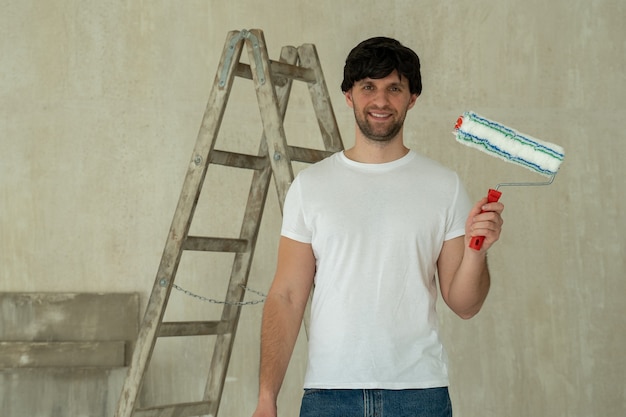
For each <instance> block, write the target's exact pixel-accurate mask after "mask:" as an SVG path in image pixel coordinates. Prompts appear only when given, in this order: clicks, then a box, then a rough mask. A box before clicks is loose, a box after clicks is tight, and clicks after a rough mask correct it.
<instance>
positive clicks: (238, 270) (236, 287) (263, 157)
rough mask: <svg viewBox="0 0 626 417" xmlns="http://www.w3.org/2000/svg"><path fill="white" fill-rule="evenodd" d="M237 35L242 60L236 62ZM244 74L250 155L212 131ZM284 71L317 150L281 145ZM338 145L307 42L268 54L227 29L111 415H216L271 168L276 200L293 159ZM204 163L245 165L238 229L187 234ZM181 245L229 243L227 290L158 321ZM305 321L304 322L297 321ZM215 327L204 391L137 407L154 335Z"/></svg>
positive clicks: (316, 156)
mask: <svg viewBox="0 0 626 417" xmlns="http://www.w3.org/2000/svg"><path fill="white" fill-rule="evenodd" d="M244 45H245V46H246V48H247V51H248V58H249V59H248V61H249V63H250V64H245V63H242V62H240V58H241V53H242V50H243V48H244ZM236 76H237V77H241V78H247V79H251V80H252V81H253V84H254V88H255V92H256V97H257V101H258V106H259V110H260V115H261V120H262V125H263V133H262V136H261V141H260V146H259V151H258V154H257V155H248V154H242V153H234V152H226V151H221V150H218V149H215V143H216V139H217V136H218V131H219V128H220V124H221V121H222V118H223V116H224V111H225V109H226V104H227V102H228V97H229V95H230V91H231V88H232V84H233V81H234V79H235V77H236ZM293 80H297V81H302V82H304V83H306V84H307V86H308V90H309V93H310V95H311V100H312V103H313V108H314V111H315V114H316V118H317V121H318V124H319V127H320V131H321V134H322V139H323V143H324V147H325V150H316V149H307V148H301V147H296V146H289V145H288V144H287V140H286V137H285V131H284V128H283V120H284V117H285V112H286V109H287V103H288V101H289V95H290V92H291V86H292V82H293ZM342 149H343V144H342V141H341V136H340V134H339V129H338V127H337V122H336V119H335V115H334V112H333V109H332V105H331V101H330V97H329V95H328V89H327V87H326V82H325V80H324V76H323V73H322V69H321V66H320V62H319V57H318V55H317V51H316V49H315V46H314V45H312V44H304V45H302V46H300V47H298V48H295V47H293V46H285V47H283V48H282V50H281V55H280V59H279V61H272V60H270V59H269V58H268V53H267V48H266V44H265V39H264V36H263V32H262V31H261V30H258V29H255V30H250V31H248V30H241V31H231V32H229V34H228V36H227V39H226V42H225V45H224V50H223V52H222V56H221V59H220V63H219V66H218V71H217V74H216V76H215V82H214V84H213V87H212V91H211V94H210V96H209V100H208V104H207V107H206V111H205V113H204V116H203V119H202V124H201V126H200V130H199V133H198V138H197V140H196V144H195V148H194V150H193V154H192V156H191V161H190V164H189V168H188V171H187V174H186V177H185V180H184V184H183V188H182V191H181V194H180V198H179V200H178V205H177V207H176V212H175V213H174V218H173V220H172V224H171V227H170V231H169V234H168V237H167V240H166V243H165V248H164V250H163V255H162V258H161V263H160V265H159V269H158V272H157V276H156V279H155V282H154V286H153V288H152V293H151V295H150V299H149V301H148V304H147V307H146V311H145V315H144V317H143V321H142V323H141V326H140V329H139V334H138V336H137V342H136V345H135V349H134V351H133V356H132V359H131V363H130V367H129V370H128V374H127V376H126V379H125V381H124V385H123V388H122V393H121V396H120V399H119V402H118V407H117V411H116V414H115V416H116V417H134V416H142V417H157V416H169V417H187V416H200V415H210V416H217V412H218V409H219V405H220V399H221V396H222V391H223V388H224V381H225V379H226V373H227V370H228V363H229V361H230V357H231V352H232V350H233V344H234V339H235V334H236V331H237V325H238V322H239V316H240V312H241V306H242V301H243V299H244V296H245V286H246V285H247V282H248V275H249V273H250V268H251V265H252V258H253V254H254V248H255V245H256V240H257V235H258V232H259V227H260V223H261V218H262V215H263V208H264V206H265V201H266V197H267V193H268V189H269V185H270V182H271V178H272V176H273V177H274V182H275V185H276V190H277V192H278V201H279V205H280V207H281V211H282V206H283V203H284V201H285V195H286V193H287V190H288V188H289V185H290V184H291V182H292V181H293V178H294V173H293V167H292V161H297V162H305V163H314V162H317V161H320V160H321V159H323V158H325V157H327V156H329V155H331V154H332V153H334V152H337V151H340V150H342ZM209 164H218V165H223V166H228V167H235V168H243V169H247V170H253V172H254V173H253V175H252V182H251V185H250V192H249V194H248V200H247V204H246V208H245V214H244V219H243V224H242V226H241V231H240V235H239V237H238V238H215V237H201V236H189V234H188V233H189V229H190V225H191V222H192V218H193V214H194V211H195V208H196V205H197V202H198V199H199V196H200V192H201V189H202V185H203V182H204V179H205V176H206V173H207V168H208V166H209ZM183 251H209V252H225V253H234V254H235V256H234V261H233V265H232V270H231V275H230V280H229V283H228V290H227V293H226V298H225V302H224V304H223V310H222V316H221V319H220V320H219V321H185V322H180V321H179V322H163V317H164V314H165V310H166V307H167V302H168V299H169V296H170V292H171V291H172V287H173V286H174V279H175V277H176V271H177V269H178V265H179V262H180V260H181V257H182V254H183ZM305 325H306V323H305ZM206 335H215V336H216V338H215V346H214V350H213V357H212V360H211V364H210V368H209V376H208V379H207V383H206V388H205V392H204V397H203V399H202V400H201V401H198V402H188V403H179V404H170V405H162V406H151V407H148V408H139V407H138V406H137V399H138V396H139V393H140V391H141V387H142V384H143V379H144V376H145V373H146V368H147V366H148V365H149V362H150V358H151V356H152V352H153V350H154V345H155V343H156V339H157V338H158V337H168V336H169V337H172V336H176V337H179V336H206Z"/></svg>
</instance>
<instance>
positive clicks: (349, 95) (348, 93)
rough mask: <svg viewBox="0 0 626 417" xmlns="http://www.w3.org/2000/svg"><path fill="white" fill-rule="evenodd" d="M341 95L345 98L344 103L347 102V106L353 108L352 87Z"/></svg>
mask: <svg viewBox="0 0 626 417" xmlns="http://www.w3.org/2000/svg"><path fill="white" fill-rule="evenodd" d="M343 95H344V97H345V98H346V104H348V107H350V108H351V109H353V108H354V101H352V89H349V90H348V91H346V92H345V93H343Z"/></svg>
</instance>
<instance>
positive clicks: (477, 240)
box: [469, 189, 502, 250]
mask: <svg viewBox="0 0 626 417" xmlns="http://www.w3.org/2000/svg"><path fill="white" fill-rule="evenodd" d="M501 195H502V192H500V191H497V190H494V189H489V193H487V202H488V203H495V202H496V201H498V200H499V199H500V196H501ZM481 213H484V211H481ZM484 240H485V236H472V240H470V244H469V247H470V248H472V249H476V250H480V248H482V247H483V241H484Z"/></svg>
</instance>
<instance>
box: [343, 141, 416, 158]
mask: <svg viewBox="0 0 626 417" xmlns="http://www.w3.org/2000/svg"><path fill="white" fill-rule="evenodd" d="M408 152H409V149H408V148H407V147H406V146H404V143H403V141H402V135H401V134H399V135H398V136H396V137H395V138H393V139H391V140H389V141H385V142H379V141H375V140H372V139H368V138H366V137H364V136H362V135H357V137H356V140H355V143H354V146H353V147H352V148H350V149H348V150H346V151H345V152H344V155H345V156H346V157H347V158H348V159H351V160H353V161H355V162H362V163H365V164H383V163H386V162H392V161H395V160H397V159H400V158H402V157H403V156H405V155H406V154H407V153H408Z"/></svg>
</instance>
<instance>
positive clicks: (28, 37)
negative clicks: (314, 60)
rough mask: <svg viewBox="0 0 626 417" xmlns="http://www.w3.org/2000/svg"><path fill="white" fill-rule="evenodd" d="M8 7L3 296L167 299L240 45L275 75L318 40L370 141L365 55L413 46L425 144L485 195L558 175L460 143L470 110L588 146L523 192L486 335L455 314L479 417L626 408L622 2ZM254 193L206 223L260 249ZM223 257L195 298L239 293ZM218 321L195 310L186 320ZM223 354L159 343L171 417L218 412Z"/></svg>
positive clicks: (178, 302)
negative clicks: (218, 74)
mask: <svg viewBox="0 0 626 417" xmlns="http://www.w3.org/2000/svg"><path fill="white" fill-rule="evenodd" d="M265 4H272V5H271V6H265ZM0 6H1V7H0V10H2V12H1V13H0V230H1V234H0V291H64V292H67V291H86V292H95V291H110V292H127V291H136V292H139V293H141V295H142V303H143V305H145V303H146V301H147V299H146V297H147V295H148V293H149V290H150V288H151V286H152V283H153V280H154V274H155V273H156V269H157V266H158V263H159V259H160V255H161V251H162V249H163V244H164V242H165V237H166V234H167V230H168V228H169V224H170V221H171V218H172V214H173V212H174V208H175V205H176V202H177V199H178V194H179V192H180V187H181V184H182V180H183V175H184V172H185V169H186V165H187V163H188V160H189V157H190V155H191V151H192V148H193V144H194V142H195V138H196V134H197V131H198V127H199V124H200V119H201V117H202V113H203V111H204V107H205V103H206V100H207V97H208V93H209V90H210V87H211V83H212V81H213V77H214V75H215V71H216V68H217V60H218V58H219V55H220V53H221V49H222V47H223V43H224V40H225V38H226V34H227V32H228V31H229V30H233V29H243V28H247V29H250V28H261V29H263V30H264V31H265V36H266V40H267V43H268V45H269V49H270V55H271V56H272V57H274V58H276V57H277V56H278V53H279V51H280V47H281V46H283V45H287V44H291V45H296V46H297V45H300V44H302V43H314V44H316V46H317V48H318V51H319V54H320V57H321V60H322V65H323V67H324V70H325V73H326V78H327V82H328V85H329V88H330V89H331V93H332V100H333V104H334V106H335V109H336V113H337V118H338V120H339V123H340V126H341V129H342V133H343V137H344V141H345V143H346V145H350V143H351V142H352V136H353V133H352V129H353V126H352V119H351V117H352V116H351V114H350V111H349V110H348V109H347V108H346V107H345V105H344V102H343V97H342V95H341V94H340V91H339V88H338V85H339V83H340V80H341V69H342V65H343V59H344V58H345V55H346V54H347V52H348V51H349V49H350V48H351V47H352V46H353V45H354V44H356V43H357V42H358V41H360V40H362V39H364V38H365V37H369V36H372V35H378V34H383V35H389V36H393V37H397V38H398V39H400V40H401V41H403V42H404V43H406V44H407V45H409V46H411V47H413V48H415V49H416V51H418V53H419V54H420V56H421V58H422V60H423V76H424V85H425V86H424V92H423V95H422V97H421V98H420V100H419V102H418V105H417V106H416V107H415V109H414V110H413V111H412V112H411V114H410V116H409V118H410V120H409V121H408V122H407V135H408V136H407V137H408V139H407V142H408V144H409V145H410V146H411V147H413V148H415V149H416V150H419V151H421V152H423V153H425V154H427V155H429V156H431V157H433V158H436V159H438V160H440V161H442V162H443V163H445V164H447V165H449V166H452V167H455V168H456V169H457V170H458V171H459V172H460V174H461V175H462V177H463V178H464V180H465V182H466V184H467V186H468V189H469V191H470V193H471V195H472V196H473V198H475V199H478V198H479V197H481V196H482V195H483V194H484V193H485V192H486V190H487V188H488V187H490V186H493V185H494V184H495V183H497V182H499V181H506V180H517V179H537V178H536V176H534V174H532V173H530V172H528V171H526V170H523V169H521V168H518V167H516V166H513V165H510V164H506V163H504V162H501V161H499V160H497V159H495V158H491V157H489V156H487V155H484V154H482V153H480V152H477V151H474V150H471V149H469V148H465V147H462V146H461V145H458V144H456V143H455V142H454V140H453V136H452V135H451V133H450V132H451V128H452V126H453V125H454V122H455V120H456V117H457V116H458V115H459V114H460V113H461V112H462V111H465V110H474V111H477V112H479V113H481V114H484V115H485V116H488V117H490V118H492V119H495V120H499V121H501V122H503V123H505V124H507V125H509V126H512V127H515V128H517V129H519V130H521V131H523V132H526V133H529V134H533V135H534V136H537V137H540V138H542V139H544V140H547V141H550V142H554V143H558V144H561V145H562V146H563V147H564V148H565V150H566V159H565V162H564V164H563V166H562V169H561V173H560V174H559V176H558V177H557V179H556V181H555V183H554V185H552V186H550V187H544V188H519V189H505V190H504V192H505V194H504V196H503V200H502V201H503V202H504V203H505V204H506V206H507V209H506V213H505V220H506V224H505V227H506V230H505V234H504V236H503V238H502V239H501V242H500V243H499V245H498V246H497V247H496V248H494V249H493V250H492V253H491V254H490V262H491V269H492V275H493V287H492V292H491V294H490V297H489V299H488V301H487V303H486V305H485V307H484V309H483V311H482V312H481V313H480V315H479V316H478V317H476V318H475V319H473V320H471V321H469V322H464V321H461V320H459V319H457V318H455V317H453V316H452V315H451V314H450V313H449V312H448V311H447V310H446V309H445V307H443V306H442V307H441V311H442V328H443V336H444V338H445V341H446V345H447V347H448V350H449V354H450V358H451V359H450V360H451V377H452V389H451V390H452V396H453V402H454V406H455V409H456V414H455V415H457V416H459V417H470V416H475V417H478V416H480V417H487V416H494V417H495V416H498V417H500V416H511V417H513V416H519V417H525V416H531V415H534V416H542V415H546V416H547V415H551V416H568V417H572V416H577V417H587V416H619V415H623V413H624V410H625V409H626V388H625V385H624V375H626V359H624V358H625V356H624V352H623V351H624V346H625V345H626V329H625V326H624V316H625V313H626V307H625V305H624V294H626V280H625V279H624V272H625V270H626V268H625V261H624V255H625V253H626V241H625V239H624V232H626V221H625V220H624V216H623V214H622V213H623V210H624V209H625V207H624V203H625V201H626V193H625V191H626V190H625V187H624V177H625V176H626V168H625V164H624V163H623V159H624V157H625V156H626V153H625V151H624V150H623V141H624V137H623V133H622V132H623V124H624V116H625V113H624V107H625V104H626V99H625V98H624V97H625V94H626V86H625V85H626V75H625V74H626V72H625V71H624V68H625V67H626V42H625V41H624V39H626V29H624V18H625V17H626V3H625V2H623V1H622V0H554V1H550V2H547V1H538V0H525V1H515V0H506V1H499V0H498V1H496V0H491V1H489V0H476V1H471V2H469V1H468V2H460V1H458V2H457V1H451V0H443V1H441V0H421V1H415V0H398V1H395V2H377V1H352V2H348V1H346V2H339V1H335V0H332V1H331V0H320V1H318V2H313V1H306V2H305V1H300V2H298V1H292V0H276V1H273V2H265V3H263V2H253V1H249V0H240V1H218V0H213V1H199V0H196V1H191V0H185V1H163V0H162V1H156V0H155V1H111V0H103V1H70V0H67V1H60V0H57V1H46V2H44V1H19V2H17V1H8V0H3V1H0ZM237 82H238V83H240V84H237V85H236V89H235V91H234V92H233V98H232V100H231V105H230V106H229V109H228V111H227V114H226V119H225V122H224V128H223V132H224V138H225V139H224V142H223V144H224V145H223V146H224V147H233V148H236V149H242V150H244V149H247V150H249V151H250V152H253V151H254V150H255V149H256V146H257V141H258V138H259V135H260V125H259V118H258V115H257V113H256V111H257V110H256V103H255V99H254V96H253V95H252V91H251V88H249V85H248V82H247V81H242V80H238V81H237ZM304 91H305V90H303V89H297V88H296V89H295V90H294V98H293V100H292V102H291V107H290V110H289V111H288V120H287V122H286V123H287V127H286V129H287V134H288V136H289V140H290V141H292V142H293V143H302V144H305V145H309V146H319V143H320V142H319V138H318V135H317V133H316V131H315V129H316V124H315V122H314V121H313V120H312V119H311V118H312V114H311V113H310V111H309V110H310V104H309V103H308V98H307V97H306V96H305V95H304ZM298 94H301V96H298ZM218 176H219V175H218ZM247 179H248V178H247V177H246V176H245V175H235V174H232V175H226V176H221V177H220V178H214V179H209V180H208V181H207V182H208V186H209V187H210V188H211V191H210V192H211V193H214V194H212V195H213V196H214V197H213V198H212V199H209V198H206V199H205V200H206V201H204V202H201V203H202V208H201V209H199V213H198V216H199V220H198V226H196V227H197V228H198V230H205V229H206V230H207V234H227V233H233V234H234V233H236V232H237V230H238V229H237V226H238V224H237V222H238V221H239V218H240V216H241V212H240V210H241V207H242V204H243V202H242V198H243V195H245V193H246V191H245V189H246V188H247V185H246V181H247ZM539 179H541V178H539ZM233 189H234V190H237V192H230V190H233ZM227 191H228V193H226V192H227ZM240 191H241V193H240ZM233 194H234V195H233ZM239 194H241V196H240V195H239ZM268 204H269V206H268V209H267V216H266V218H265V219H264V222H263V227H262V231H261V235H260V242H259V247H258V250H257V257H256V258H255V259H256V260H255V263H254V266H253V271H252V276H251V282H250V285H251V286H252V287H254V288H257V289H259V290H262V291H265V290H266V289H267V288H268V285H269V282H270V280H271V275H272V273H273V266H274V257H275V247H276V242H277V233H278V228H279V225H280V216H279V212H278V208H277V203H276V198H275V197H274V195H272V196H271V199H270V201H269V203H268ZM203 214H204V215H203ZM211 230H213V231H215V230H217V233H209V232H210V231H211ZM209 257H210V259H209V260H206V259H205V258H202V259H200V258H190V259H183V264H182V265H181V274H179V277H178V278H177V283H179V284H180V285H183V286H185V287H188V288H189V289H191V290H194V291H196V292H198V293H201V294H203V295H206V296H209V297H213V298H221V297H222V294H223V291H224V284H225V281H226V277H227V274H228V267H229V265H230V263H229V262H230V261H229V260H227V259H226V260H225V259H222V258H218V257H217V256H213V255H209ZM251 298H254V297H253V296H251ZM261 308H262V307H261V306H251V307H247V308H246V309H245V311H244V313H243V315H242V322H241V326H240V330H239V334H238V339H237V342H236V347H235V353H234V359H233V362H232V363H231V368H230V374H229V378H228V381H227V387H226V392H225V396H224V400H223V405H222V413H221V414H223V415H247V414H249V413H251V411H252V410H253V407H254V402H255V393H256V369H257V366H258V361H257V356H258V327H259V320H260V316H261ZM218 311H219V310H218V307H216V306H213V305H208V304H207V303H202V302H197V301H194V300H189V299H187V298H185V297H184V296H183V295H181V294H173V295H172V298H171V301H170V309H169V310H168V317H170V318H174V319H197V318H201V317H202V318H207V317H209V318H210V316H211V315H213V316H215V315H216V314H218ZM205 342H208V341H207V340H196V341H193V342H189V343H184V344H183V343H181V341H177V340H168V341H166V342H163V343H161V342H159V344H158V345H157V349H156V351H155V357H154V361H153V366H154V368H152V369H151V377H150V378H149V380H148V382H147V384H146V392H145V395H144V397H145V400H146V401H147V402H148V403H149V404H155V403H164V402H165V403H166V402H170V401H192V400H194V399H199V396H200V395H201V392H202V390H203V388H204V380H205V376H206V365H205V364H206V363H207V360H206V358H208V357H209V354H208V353H210V344H207V343H205ZM305 355H306V352H305V348H304V344H303V343H302V340H300V341H299V344H298V346H297V348H296V353H295V357H294V360H293V362H292V365H291V368H290V371H289V375H288V377H287V381H286V382H285V389H284V392H283V394H282V396H281V399H280V401H281V407H282V409H281V415H283V416H287V415H294V413H295V410H296V409H297V406H298V402H299V395H300V384H301V379H302V372H303V369H304V360H305Z"/></svg>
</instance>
